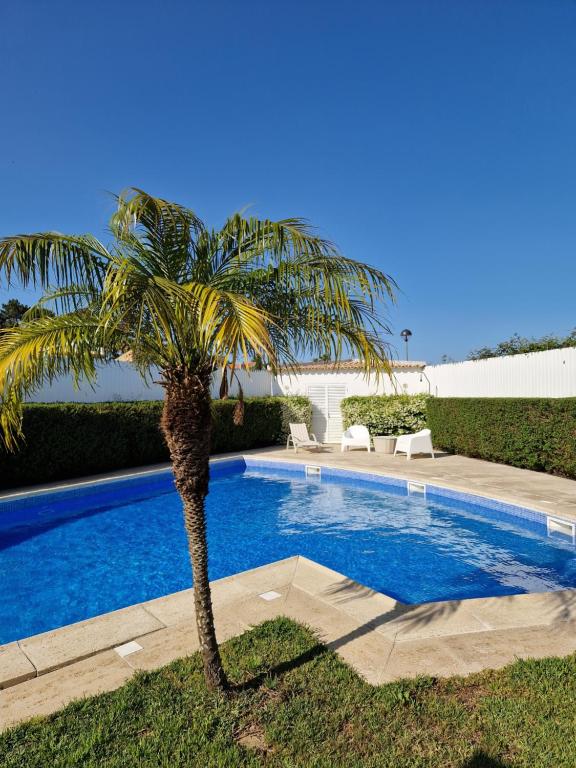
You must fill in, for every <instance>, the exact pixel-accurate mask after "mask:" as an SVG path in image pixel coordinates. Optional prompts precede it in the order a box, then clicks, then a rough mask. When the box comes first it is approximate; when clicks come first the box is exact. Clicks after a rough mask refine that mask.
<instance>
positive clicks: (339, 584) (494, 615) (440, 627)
mask: <svg viewBox="0 0 576 768" xmlns="http://www.w3.org/2000/svg"><path fill="white" fill-rule="evenodd" d="M212 592H213V603H214V612H215V617H216V628H217V633H218V640H219V642H222V641H224V640H226V639H229V638H230V637H233V636H235V635H238V634H241V633H242V632H244V631H246V630H247V629H249V628H250V627H251V626H254V625H257V624H259V623H261V622H262V621H264V620H266V619H273V618H276V617H278V616H288V617H289V618H291V619H294V620H296V621H298V622H300V623H302V624H305V625H307V626H309V627H311V628H312V629H313V630H314V631H315V632H316V633H317V634H318V637H319V639H320V640H322V641H323V642H325V643H326V644H327V645H328V647H330V648H331V649H332V650H334V651H336V652H338V653H339V654H340V655H341V657H342V658H343V659H344V661H345V662H347V663H348V664H349V665H351V666H352V667H353V668H354V669H356V671H357V672H358V673H359V674H360V675H361V676H362V677H364V679H365V680H366V681H367V682H369V683H371V684H373V685H380V684H383V683H386V682H390V681H392V680H396V679H399V678H405V677H415V676H417V675H431V676H434V677H444V676H451V675H466V674H470V673H472V672H477V671H480V670H482V669H486V668H495V667H501V666H504V665H505V664H508V663H509V662H511V661H513V660H514V659H516V658H526V657H543V656H551V655H566V654H568V653H572V652H574V651H575V650H576V633H575V631H574V629H575V627H576V590H564V591H562V592H546V593H539V594H525V595H513V596H509V597H496V598H477V599H472V600H457V601H448V602H442V603H423V604H419V605H406V604H403V603H400V602H399V601H397V600H394V599H393V598H391V597H388V596H386V595H384V594H382V593H379V592H376V591H374V590H372V589H369V588H367V587H364V586H362V585H361V584H358V583H357V582H354V581H353V580H351V579H348V578H347V577H346V576H344V575H342V574H340V573H338V572H336V571H333V570H331V569H330V568H326V567H325V566H323V565H320V564H318V563H315V562H314V561H312V560H310V559H308V558H306V557H302V556H299V555H296V556H294V557H291V558H287V559H285V560H279V561H276V562H274V563H270V564H269V565H265V566H261V567H260V568H254V569H250V570H248V571H244V572H242V573H239V574H236V575H234V576H228V577H226V578H224V579H218V580H216V581H214V582H212ZM192 593H193V590H192V589H187V590H183V591H181V592H175V593H172V594H171V595H166V596H165V597H160V598H156V599H154V600H149V601H146V602H144V603H139V604H136V605H133V606H129V607H127V608H122V609H120V610H118V611H113V612H111V613H107V614H103V615H102V616H97V617H94V618H92V619H87V620H85V621H82V622H78V623H76V624H71V625H68V626H66V627H61V628H59V629H55V630H51V631H49V632H45V633H42V634H40V635H35V636H33V637H30V638H26V639H25V640H21V641H17V642H15V643H11V644H8V646H2V647H0V659H2V656H4V663H2V664H1V665H0V670H2V674H1V678H0V729H2V728H3V727H8V726H10V725H13V724H14V723H16V722H19V721H21V720H23V719H26V718H28V717H32V716H34V715H38V714H48V713H50V712H52V711H55V710H56V709H59V708H60V707H61V706H63V705H65V704H66V703H68V702H69V701H71V700H73V699H75V698H79V697H84V696H86V695H92V694H94V693H98V692H101V691H103V690H112V689H114V688H117V687H119V686H120V685H122V684H123V683H124V682H126V681H127V680H128V679H130V677H131V676H132V675H133V674H134V673H135V672H136V671H137V670H151V669H156V668H158V667H160V666H163V665H165V664H167V663H169V662H170V661H172V660H175V659H176V658H181V657H182V656H186V655H188V654H189V653H192V652H194V651H196V650H197V649H198V643H197V638H196V627H195V621H194V601H193V594H192ZM262 595H264V599H263V598H262ZM270 595H272V599H271V600H270V599H267V596H268V597H269V596H270ZM131 642H136V644H137V649H136V652H134V653H130V654H128V655H126V656H122V653H124V652H125V646H126V644H127V643H131ZM116 649H119V651H120V652H118V650H116ZM1 689H3V690H1Z"/></svg>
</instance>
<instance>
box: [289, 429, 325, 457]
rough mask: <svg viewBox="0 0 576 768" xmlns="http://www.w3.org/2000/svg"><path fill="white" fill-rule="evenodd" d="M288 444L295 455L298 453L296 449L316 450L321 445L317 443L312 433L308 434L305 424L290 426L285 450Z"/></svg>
mask: <svg viewBox="0 0 576 768" xmlns="http://www.w3.org/2000/svg"><path fill="white" fill-rule="evenodd" d="M290 443H292V445H293V446H294V451H295V453H298V448H308V449H310V448H314V449H316V450H318V448H321V447H322V443H319V442H318V440H317V439H316V435H315V434H313V433H312V432H311V433H310V434H308V427H307V426H306V424H290V434H289V435H288V440H286V450H288V448H289V447H290Z"/></svg>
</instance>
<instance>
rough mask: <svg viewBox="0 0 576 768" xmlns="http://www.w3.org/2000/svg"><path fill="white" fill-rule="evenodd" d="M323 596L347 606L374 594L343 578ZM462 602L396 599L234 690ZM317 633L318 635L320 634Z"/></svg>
mask: <svg viewBox="0 0 576 768" xmlns="http://www.w3.org/2000/svg"><path fill="white" fill-rule="evenodd" d="M324 594H325V595H326V596H328V595H330V596H331V597H332V598H334V597H336V598H337V599H336V600H335V601H334V602H335V603H336V604H340V603H346V602H348V601H350V600H354V599H358V598H359V597H362V596H363V595H364V596H366V597H368V596H370V595H372V594H373V591H372V590H370V589H368V588H367V587H364V586H362V585H361V584H358V583H357V582H355V581H352V580H350V579H344V580H342V581H341V582H338V584H335V585H334V586H333V587H331V588H330V589H328V590H326V592H325V593H324ZM461 602H462V601H460V600H452V601H448V602H445V603H428V604H420V605H407V604H405V603H401V602H400V601H398V600H396V601H395V603H394V604H393V606H392V607H391V608H390V609H389V610H387V611H384V613H382V614H381V615H380V616H376V617H375V618H373V619H370V620H369V621H366V622H364V623H363V624H360V625H359V626H358V627H356V628H354V629H353V630H351V631H350V632H347V633H345V634H344V635H342V636H341V637H338V638H336V639H335V640H330V641H328V642H325V643H322V642H319V643H318V644H316V645H314V646H313V647H312V648H309V649H308V650H307V651H305V652H304V653H302V654H299V655H298V656H296V657H294V658H293V659H288V660H287V661H283V662H282V663H280V664H278V665H276V666H275V667H272V668H271V669H269V670H267V671H266V672H262V673H260V674H259V675H256V676H255V677H253V678H251V679H250V680H247V681H246V682H244V683H241V684H240V685H238V686H237V687H236V690H246V689H252V688H257V687H259V686H260V685H261V684H262V683H263V682H264V681H265V680H266V679H267V678H269V677H274V676H277V675H282V674H285V673H286V672H289V671H291V670H293V669H297V668H298V667H300V666H302V665H303V664H307V663H308V662H310V661H312V660H313V659H315V658H316V657H317V656H320V655H321V654H323V653H325V652H326V649H327V648H328V649H329V650H331V651H338V650H339V649H340V648H343V647H344V646H345V645H347V644H348V643H351V642H354V641H355V640H358V639H359V638H361V637H364V636H365V635H367V634H369V633H371V632H373V631H374V630H375V629H377V628H378V627H381V626H384V625H386V624H387V623H389V622H391V621H396V622H397V623H398V630H399V631H400V630H401V629H402V628H403V627H406V626H409V627H410V628H411V629H414V628H415V627H423V626H426V625H428V624H430V623H431V622H432V621H434V620H435V619H437V618H439V617H442V616H448V615H450V614H452V613H454V612H455V611H457V610H458V606H459V605H460V603H461ZM316 634H320V636H321V633H316Z"/></svg>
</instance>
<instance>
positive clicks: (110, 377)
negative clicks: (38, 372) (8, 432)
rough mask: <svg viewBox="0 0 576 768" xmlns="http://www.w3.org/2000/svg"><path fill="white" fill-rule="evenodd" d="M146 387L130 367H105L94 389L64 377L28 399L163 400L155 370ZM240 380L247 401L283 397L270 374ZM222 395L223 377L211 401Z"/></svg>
mask: <svg viewBox="0 0 576 768" xmlns="http://www.w3.org/2000/svg"><path fill="white" fill-rule="evenodd" d="M150 378H151V380H150V381H148V382H147V383H146V382H145V381H144V380H143V379H142V376H141V375H140V374H139V373H138V371H137V370H136V368H134V366H133V365H131V363H118V362H114V363H105V364H101V365H99V366H98V380H97V382H96V384H95V385H94V387H91V386H90V385H89V384H88V383H87V382H85V381H84V382H81V383H80V386H79V387H78V388H75V387H74V381H73V379H72V376H65V377H63V378H61V379H58V380H57V381H54V382H53V383H52V384H47V385H46V386H44V387H42V389H41V390H40V391H39V392H37V393H36V394H35V395H34V396H33V397H31V398H30V399H29V401H30V402H33V403H62V402H68V403H99V402H105V401H108V400H113V401H122V400H162V399H163V397H164V389H163V388H162V387H161V386H160V384H158V383H155V382H157V381H158V379H159V378H160V377H159V374H158V371H156V370H154V371H153V372H152V375H151V377H150ZM237 378H238V379H239V380H240V384H241V385H242V388H243V389H244V394H245V395H246V396H247V397H264V396H266V395H270V394H282V393H281V392H280V390H279V389H278V387H277V385H276V384H275V382H274V381H273V380H272V377H271V376H270V374H269V373H268V372H267V371H254V372H252V373H250V374H248V372H247V371H237ZM237 378H236V377H235V378H234V381H233V382H232V384H231V385H230V395H236V394H237V393H238V381H237ZM219 391H220V376H219V374H215V375H214V379H213V384H212V397H214V398H217V397H218V393H219Z"/></svg>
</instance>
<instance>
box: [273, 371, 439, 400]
mask: <svg viewBox="0 0 576 768" xmlns="http://www.w3.org/2000/svg"><path fill="white" fill-rule="evenodd" d="M328 384H343V385H345V387H346V397H350V396H351V395H392V394H402V393H407V394H410V395H414V394H417V393H419V392H428V383H427V381H426V378H425V377H424V376H423V375H422V371H421V370H420V369H419V368H412V369H408V370H399V371H396V372H395V373H394V375H393V377H392V379H391V378H390V377H389V376H382V377H381V378H380V380H379V381H377V380H376V378H375V377H374V376H371V377H369V378H367V377H366V376H364V375H363V374H362V373H361V372H358V373H356V372H354V371H350V372H344V371H343V372H341V373H335V372H331V371H322V372H311V371H310V372H303V373H301V374H298V375H292V376H288V375H287V374H285V375H282V376H278V388H279V394H285V395H305V394H306V393H307V392H308V387H309V386H323V385H328Z"/></svg>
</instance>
